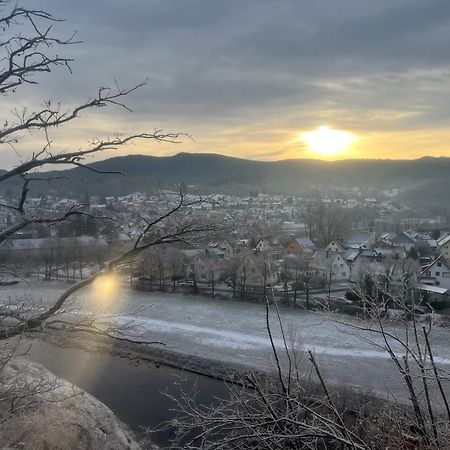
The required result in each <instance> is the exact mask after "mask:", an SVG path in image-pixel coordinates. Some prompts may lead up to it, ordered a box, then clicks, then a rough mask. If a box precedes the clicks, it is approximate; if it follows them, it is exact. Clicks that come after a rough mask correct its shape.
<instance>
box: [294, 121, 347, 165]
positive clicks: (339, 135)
mask: <svg viewBox="0 0 450 450" xmlns="http://www.w3.org/2000/svg"><path fill="white" fill-rule="evenodd" d="M300 140H301V141H303V142H306V144H307V145H308V147H309V148H310V149H311V150H312V151H313V152H314V153H316V154H317V155H319V156H322V157H323V158H334V157H336V156H339V155H341V154H342V153H344V152H345V151H346V150H347V149H348V147H349V146H350V145H351V144H352V143H353V142H354V141H355V136H354V135H353V134H352V133H350V132H349V131H343V130H335V129H333V128H330V127H327V126H322V127H319V128H318V129H317V130H314V131H308V132H307V133H303V134H302V135H301V136H300Z"/></svg>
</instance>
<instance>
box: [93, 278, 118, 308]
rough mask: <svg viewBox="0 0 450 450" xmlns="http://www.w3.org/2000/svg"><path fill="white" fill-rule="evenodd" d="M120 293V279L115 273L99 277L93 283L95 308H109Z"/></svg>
mask: <svg viewBox="0 0 450 450" xmlns="http://www.w3.org/2000/svg"><path fill="white" fill-rule="evenodd" d="M120 291H121V286H120V278H119V276H118V275H116V274H115V273H108V274H103V275H100V276H99V277H98V278H97V279H96V280H95V281H94V283H93V293H94V295H95V303H96V304H97V306H102V307H109V306H110V305H111V304H112V303H113V302H115V301H116V300H117V299H118V297H119V294H120Z"/></svg>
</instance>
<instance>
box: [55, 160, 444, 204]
mask: <svg viewBox="0 0 450 450" xmlns="http://www.w3.org/2000/svg"><path fill="white" fill-rule="evenodd" d="M89 166H90V167H92V168H93V169H95V170H96V171H118V172H122V173H123V174H125V176H121V175H115V174H114V175H111V174H108V175H104V174H99V173H96V172H93V171H91V170H88V169H86V168H74V169H70V170H65V171H59V172H58V173H57V174H58V175H63V176H65V177H67V178H68V179H69V180H66V181H64V180H63V181H58V182H53V183H52V184H51V186H50V187H49V188H46V189H52V190H57V191H59V192H60V193H61V194H62V193H65V194H80V193H82V192H83V193H84V192H86V191H88V192H89V193H90V194H91V195H108V194H109V195H119V194H124V193H129V192H133V191H137V190H139V191H143V192H149V191H152V190H153V189H155V188H162V187H171V186H172V187H173V185H174V184H175V183H182V184H184V185H186V186H191V187H192V186H193V187H192V189H195V190H198V191H202V192H225V193H227V192H228V193H240V194H248V193H249V192H268V193H283V194H288V195H313V194H314V193H317V192H319V193H320V194H323V195H325V194H327V195H332V194H333V193H336V195H337V193H338V192H340V191H342V190H354V191H358V192H360V193H363V194H365V195H373V196H377V195H378V194H379V193H380V192H381V191H386V190H387V189H393V188H396V189H400V191H401V192H402V195H403V196H404V197H406V198H408V199H411V196H413V197H414V198H416V199H417V200H418V201H420V202H430V203H431V204H435V203H437V204H440V203H442V202H443V200H444V198H446V196H447V195H448V192H450V158H432V157H424V158H420V159H416V160H340V161H333V162H330V161H321V160H314V159H290V160H281V161H253V160H247V159H242V158H234V157H229V156H223V155H218V154H192V153H179V154H177V155H174V156H168V157H155V156H146V155H129V156H121V157H115V158H110V159H107V160H104V161H98V162H94V163H92V164H90V165H89ZM55 174H56V172H53V173H52V172H50V173H49V175H55ZM431 192H432V195H431Z"/></svg>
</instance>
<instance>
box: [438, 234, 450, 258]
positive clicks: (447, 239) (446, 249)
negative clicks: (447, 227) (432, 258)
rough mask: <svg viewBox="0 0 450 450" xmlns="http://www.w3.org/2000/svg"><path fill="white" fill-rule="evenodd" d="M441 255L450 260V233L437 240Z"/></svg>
mask: <svg viewBox="0 0 450 450" xmlns="http://www.w3.org/2000/svg"><path fill="white" fill-rule="evenodd" d="M437 245H438V247H439V249H440V252H441V255H442V256H443V257H444V258H447V259H449V260H450V234H449V235H447V236H444V237H442V238H441V239H439V240H438V241H437Z"/></svg>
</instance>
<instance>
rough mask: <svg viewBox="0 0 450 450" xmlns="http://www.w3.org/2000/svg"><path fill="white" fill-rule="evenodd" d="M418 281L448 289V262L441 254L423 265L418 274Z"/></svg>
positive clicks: (449, 266)
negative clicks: (426, 264)
mask: <svg viewBox="0 0 450 450" xmlns="http://www.w3.org/2000/svg"><path fill="white" fill-rule="evenodd" d="M419 281H420V283H423V284H428V285H433V286H439V287H442V288H445V289H450V263H449V262H448V261H447V260H446V259H445V258H444V257H443V256H442V255H441V256H439V257H438V258H436V259H435V260H434V261H433V262H432V263H431V264H428V266H425V267H424V269H423V270H422V272H421V274H420V279H419Z"/></svg>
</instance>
